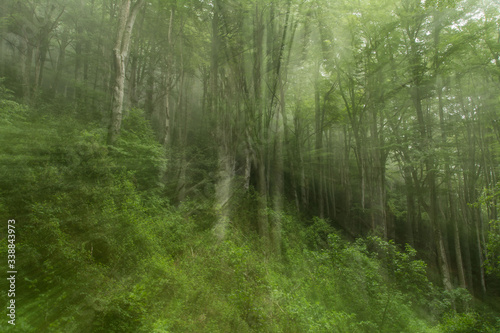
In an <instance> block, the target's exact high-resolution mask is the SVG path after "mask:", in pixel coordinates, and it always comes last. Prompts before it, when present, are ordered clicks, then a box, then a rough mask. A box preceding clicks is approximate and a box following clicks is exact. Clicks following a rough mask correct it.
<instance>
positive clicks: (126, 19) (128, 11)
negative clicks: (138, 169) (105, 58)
mask: <svg viewBox="0 0 500 333" xmlns="http://www.w3.org/2000/svg"><path fill="white" fill-rule="evenodd" d="M131 2H132V1H131V0H122V4H121V10H120V16H119V19H118V30H117V35H116V43H115V47H114V48H113V64H114V84H113V99H112V104H111V121H110V126H109V131H108V144H110V145H112V144H114V143H115V142H116V140H117V138H118V136H119V134H120V129H121V123H122V111H123V97H124V94H125V70H126V61H127V56H128V51H129V46H130V39H131V36H132V30H133V28H134V22H135V18H136V16H137V13H138V12H139V9H140V8H141V6H142V5H143V4H144V0H137V1H136V2H135V3H134V5H133V6H132V5H131ZM131 6H132V7H131Z"/></svg>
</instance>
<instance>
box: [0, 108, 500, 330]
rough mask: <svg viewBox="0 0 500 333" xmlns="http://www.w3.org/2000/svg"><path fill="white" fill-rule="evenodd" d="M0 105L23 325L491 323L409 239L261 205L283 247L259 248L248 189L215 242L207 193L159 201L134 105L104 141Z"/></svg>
mask: <svg viewBox="0 0 500 333" xmlns="http://www.w3.org/2000/svg"><path fill="white" fill-rule="evenodd" d="M6 103H7V104H0V105H10V107H9V108H8V109H7V108H0V112H2V115H4V117H3V119H4V122H3V123H2V124H1V125H0V130H1V131H2V133H6V134H8V135H9V137H8V139H6V144H5V145H3V146H2V147H0V152H1V154H0V158H1V162H2V163H0V170H1V172H2V173H3V174H5V175H7V176H8V177H2V178H1V179H0V185H1V190H2V197H1V200H0V207H2V209H3V211H4V212H5V218H7V217H8V218H10V217H12V216H13V217H15V218H16V220H17V221H18V224H17V226H18V233H19V235H20V237H19V240H18V241H17V243H16V247H17V250H18V251H19V253H20V255H19V261H18V267H17V269H18V271H19V272H22V279H20V280H19V281H18V289H19V294H18V295H16V301H17V302H18V304H19V307H18V308H17V315H18V322H17V323H16V326H17V328H21V329H22V331H23V332H85V331H90V332H139V333H141V332H142V333H146V332H374V331H379V332H430V331H436V330H439V331H443V332H476V331H481V330H483V331H485V332H493V331H494V329H495V328H497V327H495V326H494V324H493V321H492V320H489V319H487V318H483V317H481V316H480V315H479V314H477V313H474V312H471V300H470V295H469V294H468V293H467V291H465V290H461V289H456V290H453V291H451V292H439V291H436V289H435V288H434V287H432V285H431V284H430V283H429V281H428V279H427V277H426V265H425V264H424V263H423V262H422V261H421V260H418V259H417V253H416V251H415V250H414V249H413V248H411V247H410V246H406V247H405V248H404V249H402V248H401V247H400V246H397V245H395V244H394V242H392V241H389V242H388V241H384V240H382V239H380V238H379V237H373V236H372V237H367V238H365V239H362V238H360V239H357V240H356V241H355V242H353V243H350V242H347V241H346V240H344V239H343V237H342V236H341V234H340V233H338V232H337V231H336V230H335V229H334V228H333V227H332V226H331V224H330V223H329V222H328V221H326V220H323V219H320V218H316V217H315V218H312V219H311V220H306V219H305V218H304V217H299V216H297V215H296V214H294V213H291V210H289V211H287V210H285V211H282V212H274V211H272V210H270V209H269V210H268V212H267V213H268V214H269V216H270V217H271V218H273V219H278V218H279V219H280V221H281V224H282V249H283V254H282V257H278V256H273V255H270V254H269V253H267V252H266V251H264V250H263V249H262V247H261V240H260V239H258V237H257V236H256V233H255V232H254V231H255V230H254V219H255V210H253V209H252V205H253V204H254V203H255V200H256V198H255V197H251V196H249V195H248V194H241V195H240V197H239V199H238V200H236V202H235V206H236V208H237V213H236V214H234V221H232V222H233V223H231V225H230V227H229V230H228V235H227V238H226V240H224V241H222V242H220V243H219V242H216V241H215V239H214V237H213V235H212V232H211V228H210V227H211V225H212V222H213V221H214V220H215V216H216V212H215V211H214V208H213V201H212V200H210V199H208V200H206V199H203V198H198V199H197V200H185V201H184V202H182V204H180V205H179V207H173V206H171V205H169V203H168V200H167V199H165V198H163V197H162V195H161V193H162V191H163V187H162V185H161V183H160V180H159V179H161V177H160V175H162V174H163V173H164V170H165V167H166V162H165V159H164V158H163V157H162V156H163V150H162V149H163V148H162V147H161V146H159V145H157V144H156V143H155V142H154V139H153V135H152V133H151V131H150V130H149V127H148V125H147V123H146V122H145V120H144V116H143V114H142V111H140V110H133V111H131V113H130V114H129V116H128V118H125V119H124V128H123V135H122V137H121V138H120V139H119V140H118V142H117V145H116V146H115V147H109V146H107V145H106V143H105V138H106V133H105V131H104V130H102V129H100V128H94V127H92V126H90V125H81V126H80V125H78V124H76V123H74V122H72V121H70V120H68V119H66V118H64V117H61V118H59V119H58V118H51V117H42V118H40V117H36V116H33V115H34V114H36V110H32V109H29V108H26V107H24V106H22V105H20V104H17V103H15V102H6ZM8 103H11V104H8ZM7 120H8V121H7ZM26 131H30V133H31V136H30V137H27V136H26V135H25V134H26ZM13 170H15V172H13ZM6 249H7V247H5V246H2V247H0V255H2V256H4V257H5V255H6ZM21 254H22V255H21ZM4 283H5V282H4ZM6 301H7V298H6V295H5V294H3V295H0V302H1V303H2V304H5V302H6ZM431 311H433V312H434V313H433V314H432V315H431V314H429V313H431ZM439 320H441V323H440V324H439V325H437V322H438V321H439ZM5 325H7V324H6V323H5V321H4V322H1V323H0V329H1V330H2V331H6V330H7V327H6V326H5ZM436 325H437V326H436ZM432 326H434V327H432ZM497 326H498V325H497Z"/></svg>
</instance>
